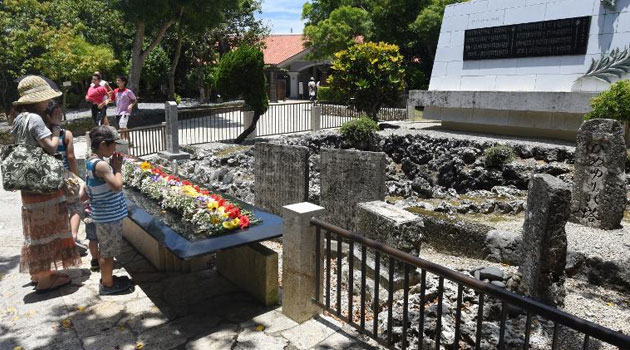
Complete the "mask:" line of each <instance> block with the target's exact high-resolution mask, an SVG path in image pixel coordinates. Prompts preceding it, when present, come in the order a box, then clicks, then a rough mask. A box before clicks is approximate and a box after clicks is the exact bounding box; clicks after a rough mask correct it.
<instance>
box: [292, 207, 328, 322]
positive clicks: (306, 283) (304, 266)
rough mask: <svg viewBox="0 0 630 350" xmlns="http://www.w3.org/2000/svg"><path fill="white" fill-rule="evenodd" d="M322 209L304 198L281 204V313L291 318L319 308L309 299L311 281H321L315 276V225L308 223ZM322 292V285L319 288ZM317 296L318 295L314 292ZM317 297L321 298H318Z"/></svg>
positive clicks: (312, 313)
mask: <svg viewBox="0 0 630 350" xmlns="http://www.w3.org/2000/svg"><path fill="white" fill-rule="evenodd" d="M323 212H324V208H322V207H320V206H317V205H315V204H312V203H308V202H304V203H297V204H292V205H287V206H285V207H283V215H282V217H283V219H284V229H283V232H284V233H283V236H282V285H283V297H282V313H283V314H285V315H286V316H288V317H289V318H291V319H292V320H294V321H296V322H299V323H302V322H304V321H307V320H309V319H310V318H312V317H313V316H315V315H317V314H319V313H320V312H321V308H320V307H319V306H317V305H315V304H314V303H313V298H314V297H315V295H314V294H315V284H316V283H319V285H320V286H321V283H322V281H323V274H322V275H321V276H320V280H319V281H316V280H315V266H316V264H315V263H316V259H320V262H321V263H322V265H320V266H323V262H322V261H321V260H323V259H321V256H320V257H317V256H316V255H315V247H316V244H319V245H320V247H321V245H322V241H321V240H320V241H319V242H317V237H316V234H315V227H314V226H311V224H310V220H311V218H312V217H313V216H316V215H319V214H321V213H323ZM319 290H320V294H322V290H323V289H322V288H320V289H319ZM317 297H318V298H321V295H319V296H317ZM320 300H321V299H320Z"/></svg>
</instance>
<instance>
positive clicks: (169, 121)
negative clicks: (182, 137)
mask: <svg viewBox="0 0 630 350" xmlns="http://www.w3.org/2000/svg"><path fill="white" fill-rule="evenodd" d="M164 112H165V113H166V116H165V120H166V151H162V152H159V153H158V154H159V155H160V157H162V158H166V159H168V160H173V159H188V158H190V154H188V153H185V152H180V151H179V122H178V120H177V103H175V102H174V101H168V102H166V103H164Z"/></svg>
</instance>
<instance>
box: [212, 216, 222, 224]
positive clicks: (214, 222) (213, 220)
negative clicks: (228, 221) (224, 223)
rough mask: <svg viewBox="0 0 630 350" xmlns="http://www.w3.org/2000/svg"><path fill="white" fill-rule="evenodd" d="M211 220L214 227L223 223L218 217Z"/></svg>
mask: <svg viewBox="0 0 630 350" xmlns="http://www.w3.org/2000/svg"><path fill="white" fill-rule="evenodd" d="M210 220H211V221H212V224H213V225H216V224H218V223H220V222H221V219H219V218H218V217H217V216H213V217H212V219H210Z"/></svg>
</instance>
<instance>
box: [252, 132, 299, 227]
mask: <svg viewBox="0 0 630 350" xmlns="http://www.w3.org/2000/svg"><path fill="white" fill-rule="evenodd" d="M308 156H309V151H308V148H307V147H304V146H288V145H276V144H271V143H257V144H256V146H255V147H254V159H255V163H254V175H255V181H254V186H255V205H256V206H258V207H261V208H263V209H266V210H269V211H270V212H272V213H274V214H276V215H280V214H281V212H282V207H283V206H285V205H289V204H294V203H300V202H304V201H306V200H307V199H308V176H309V169H308V168H309V163H308Z"/></svg>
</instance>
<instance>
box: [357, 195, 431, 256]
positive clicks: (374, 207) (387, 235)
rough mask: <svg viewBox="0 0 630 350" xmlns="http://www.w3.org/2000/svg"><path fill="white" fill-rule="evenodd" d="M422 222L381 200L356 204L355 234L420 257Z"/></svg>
mask: <svg viewBox="0 0 630 350" xmlns="http://www.w3.org/2000/svg"><path fill="white" fill-rule="evenodd" d="M422 227H424V224H423V223H422V220H421V219H420V218H419V217H418V216H416V215H414V214H412V213H410V212H408V211H406V210H403V209H400V208H397V207H395V206H393V205H391V204H387V203H385V202H381V201H372V202H365V203H359V204H358V205H357V232H358V233H359V234H362V235H364V236H366V237H368V238H370V239H373V240H376V241H379V242H382V243H384V244H386V245H388V246H390V247H393V248H396V249H400V250H402V251H404V252H407V253H411V254H414V255H416V256H417V255H419V254H420V246H421V243H422V242H421V241H422V232H421V230H422Z"/></svg>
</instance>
